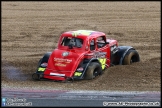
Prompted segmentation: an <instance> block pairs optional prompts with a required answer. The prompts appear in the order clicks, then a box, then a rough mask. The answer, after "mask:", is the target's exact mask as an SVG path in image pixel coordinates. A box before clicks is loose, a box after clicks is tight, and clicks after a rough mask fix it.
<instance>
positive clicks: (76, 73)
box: [74, 72, 82, 76]
mask: <svg viewBox="0 0 162 108" xmlns="http://www.w3.org/2000/svg"><path fill="white" fill-rule="evenodd" d="M81 75H82V73H81V72H75V73H74V76H81Z"/></svg>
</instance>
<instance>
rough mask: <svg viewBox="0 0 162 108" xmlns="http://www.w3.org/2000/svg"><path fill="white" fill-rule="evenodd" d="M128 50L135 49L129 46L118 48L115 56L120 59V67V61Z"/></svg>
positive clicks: (120, 63) (120, 62)
mask: <svg viewBox="0 0 162 108" xmlns="http://www.w3.org/2000/svg"><path fill="white" fill-rule="evenodd" d="M130 49H133V50H135V49H134V48H133V47H131V46H118V52H117V55H118V56H119V57H120V61H119V65H122V61H123V59H124V57H125V55H126V54H127V52H128V51H129V50H130Z"/></svg>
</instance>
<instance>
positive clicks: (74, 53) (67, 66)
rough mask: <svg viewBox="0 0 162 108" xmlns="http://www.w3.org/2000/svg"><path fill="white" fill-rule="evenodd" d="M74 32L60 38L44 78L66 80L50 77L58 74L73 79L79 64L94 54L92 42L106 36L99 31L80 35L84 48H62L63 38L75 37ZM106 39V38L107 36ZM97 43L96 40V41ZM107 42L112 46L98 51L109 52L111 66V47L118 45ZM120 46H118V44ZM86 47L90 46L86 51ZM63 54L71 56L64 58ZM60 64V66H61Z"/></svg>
mask: <svg viewBox="0 0 162 108" xmlns="http://www.w3.org/2000/svg"><path fill="white" fill-rule="evenodd" d="M73 32H74V31H69V32H65V33H63V34H62V35H61V36H60V39H59V42H58V47H57V48H56V49H54V50H53V52H52V54H51V56H50V58H49V60H48V65H47V68H46V70H45V72H44V74H45V75H44V78H48V79H53V80H65V78H64V77H60V76H50V73H51V72H52V73H57V74H61V75H62V74H65V76H66V77H73V74H74V72H75V71H76V69H77V66H78V64H79V63H80V61H81V60H83V59H84V58H86V57H87V56H86V55H87V54H92V55H93V53H94V51H90V49H89V46H90V41H91V40H92V39H93V38H94V39H96V38H97V37H99V36H105V33H103V32H98V31H93V32H92V33H91V34H90V35H88V36H87V35H84V34H78V35H77V38H81V39H83V41H84V42H83V46H82V48H76V47H74V48H73V49H69V48H68V46H62V45H61V42H62V38H63V37H66V36H68V37H74V36H73ZM105 38H106V36H105ZM95 41H96V40H95ZM107 41H108V42H109V43H110V44H107V45H106V46H104V47H103V48H99V49H96V51H103V52H107V55H106V58H107V61H106V63H107V65H108V66H110V46H111V45H114V44H117V41H116V40H110V39H107ZM117 45H118V44H117ZM86 46H88V49H86ZM63 52H69V55H68V56H66V57H63V56H62V53H63ZM59 63H60V64H59ZM58 65H62V66H58Z"/></svg>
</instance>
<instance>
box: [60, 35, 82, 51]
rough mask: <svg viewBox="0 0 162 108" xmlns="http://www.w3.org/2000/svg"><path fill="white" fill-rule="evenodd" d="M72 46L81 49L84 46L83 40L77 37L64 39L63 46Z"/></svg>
mask: <svg viewBox="0 0 162 108" xmlns="http://www.w3.org/2000/svg"><path fill="white" fill-rule="evenodd" d="M70 44H72V45H73V46H74V47H78V48H81V47H82V45H83V40H82V39H80V38H76V37H63V39H62V42H61V45H62V46H68V45H70Z"/></svg>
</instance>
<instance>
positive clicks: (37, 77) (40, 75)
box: [32, 73, 74, 81]
mask: <svg viewBox="0 0 162 108" xmlns="http://www.w3.org/2000/svg"><path fill="white" fill-rule="evenodd" d="M32 78H33V80H42V79H50V80H55V81H74V78H73V77H67V76H58V75H47V74H44V73H34V74H33V75H32Z"/></svg>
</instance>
